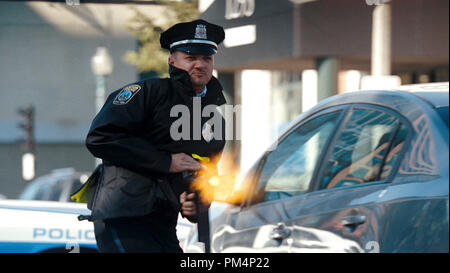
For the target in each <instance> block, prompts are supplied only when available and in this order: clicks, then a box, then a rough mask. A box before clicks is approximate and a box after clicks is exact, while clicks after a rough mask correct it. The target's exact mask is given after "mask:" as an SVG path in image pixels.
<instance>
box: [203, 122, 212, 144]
mask: <svg viewBox="0 0 450 273" xmlns="http://www.w3.org/2000/svg"><path fill="white" fill-rule="evenodd" d="M202 136H203V139H205V141H206V142H208V143H209V142H210V141H211V140H212V139H213V138H214V134H213V131H212V126H211V125H210V124H209V123H208V122H205V124H203V128H202Z"/></svg>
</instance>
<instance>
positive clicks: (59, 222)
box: [0, 200, 194, 253]
mask: <svg viewBox="0 0 450 273" xmlns="http://www.w3.org/2000/svg"><path fill="white" fill-rule="evenodd" d="M86 214H90V210H89V209H87V207H86V204H78V203H68V202H54V201H37V200H32V201H28V200H0V253H42V252H45V253H48V252H51V253H53V252H60V253H89V252H97V251H98V249H97V245H96V241H95V234H94V226H93V224H92V222H89V221H78V218H77V217H78V215H86ZM193 226H194V224H192V223H190V222H189V221H188V220H186V219H184V218H182V217H181V216H179V219H178V225H177V235H178V239H179V241H180V245H184V242H185V240H186V238H187V236H188V234H189V232H190V230H191V229H192V227H193Z"/></svg>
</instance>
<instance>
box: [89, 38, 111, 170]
mask: <svg viewBox="0 0 450 273" xmlns="http://www.w3.org/2000/svg"><path fill="white" fill-rule="evenodd" d="M113 67H114V64H113V60H112V58H111V56H110V55H109V52H108V49H107V48H106V47H104V46H101V47H97V51H96V52H95V55H94V56H92V58H91V69H92V72H93V73H94V75H95V80H96V88H95V114H98V112H100V109H102V107H103V104H104V103H105V93H106V76H108V75H110V74H111V73H112V71H113ZM100 163H101V161H100V159H98V158H96V159H95V165H98V164H100Z"/></svg>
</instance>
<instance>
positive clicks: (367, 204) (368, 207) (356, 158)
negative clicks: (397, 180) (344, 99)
mask: <svg viewBox="0 0 450 273" xmlns="http://www.w3.org/2000/svg"><path fill="white" fill-rule="evenodd" d="M409 132H411V129H410V127H409V125H408V123H407V122H406V120H405V119H403V118H402V117H401V116H400V115H398V114H397V113H395V112H392V111H390V110H388V109H385V108H382V107H375V106H367V105H354V106H352V109H351V111H350V112H349V113H348V116H347V117H346V120H345V122H344V123H343V125H342V127H341V129H340V131H339V133H338V134H336V138H335V139H334V140H333V142H332V144H331V146H330V149H329V150H328V154H327V155H326V156H325V160H324V161H323V164H322V166H321V169H320V171H319V172H318V173H319V175H318V176H317V179H316V180H315V181H314V186H313V190H312V191H311V192H310V193H308V194H307V195H306V196H305V198H304V200H303V202H302V207H301V210H300V215H301V217H298V218H297V219H295V220H293V221H290V222H289V223H287V225H288V226H290V227H291V229H292V230H293V232H292V233H293V236H292V237H293V240H294V241H300V244H299V245H300V246H301V248H305V247H310V248H312V249H314V250H315V251H327V252H328V251H330V252H354V251H356V252H379V251H380V250H381V251H382V249H381V247H382V246H380V237H381V236H382V232H383V229H384V225H385V224H386V223H385V221H384V218H385V215H386V206H385V204H384V203H383V202H381V201H380V200H381V198H382V197H383V195H384V194H386V191H387V188H388V186H389V183H388V182H389V181H391V178H392V177H393V175H394V173H395V170H396V168H397V165H398V163H399V162H400V160H399V158H400V157H401V156H402V151H403V150H404V149H403V148H404V147H405V146H406V145H405V142H406V141H408V136H410V135H411V134H409ZM304 229H308V230H311V231H312V232H313V234H314V235H315V236H313V237H312V238H311V239H309V240H308V242H305V240H303V239H302V238H298V237H296V236H295V231H296V230H300V231H301V230H304ZM302 240H303V242H302ZM301 248H300V249H298V250H300V251H301V250H302V249H301Z"/></svg>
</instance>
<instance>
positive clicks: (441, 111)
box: [436, 106, 448, 128]
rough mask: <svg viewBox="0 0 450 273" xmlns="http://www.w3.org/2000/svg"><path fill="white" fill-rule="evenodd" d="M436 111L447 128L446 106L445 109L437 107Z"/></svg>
mask: <svg viewBox="0 0 450 273" xmlns="http://www.w3.org/2000/svg"><path fill="white" fill-rule="evenodd" d="M436 111H437V112H438V114H439V116H440V117H441V118H442V120H443V121H444V123H445V125H447V128H448V106H445V107H438V108H436Z"/></svg>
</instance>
